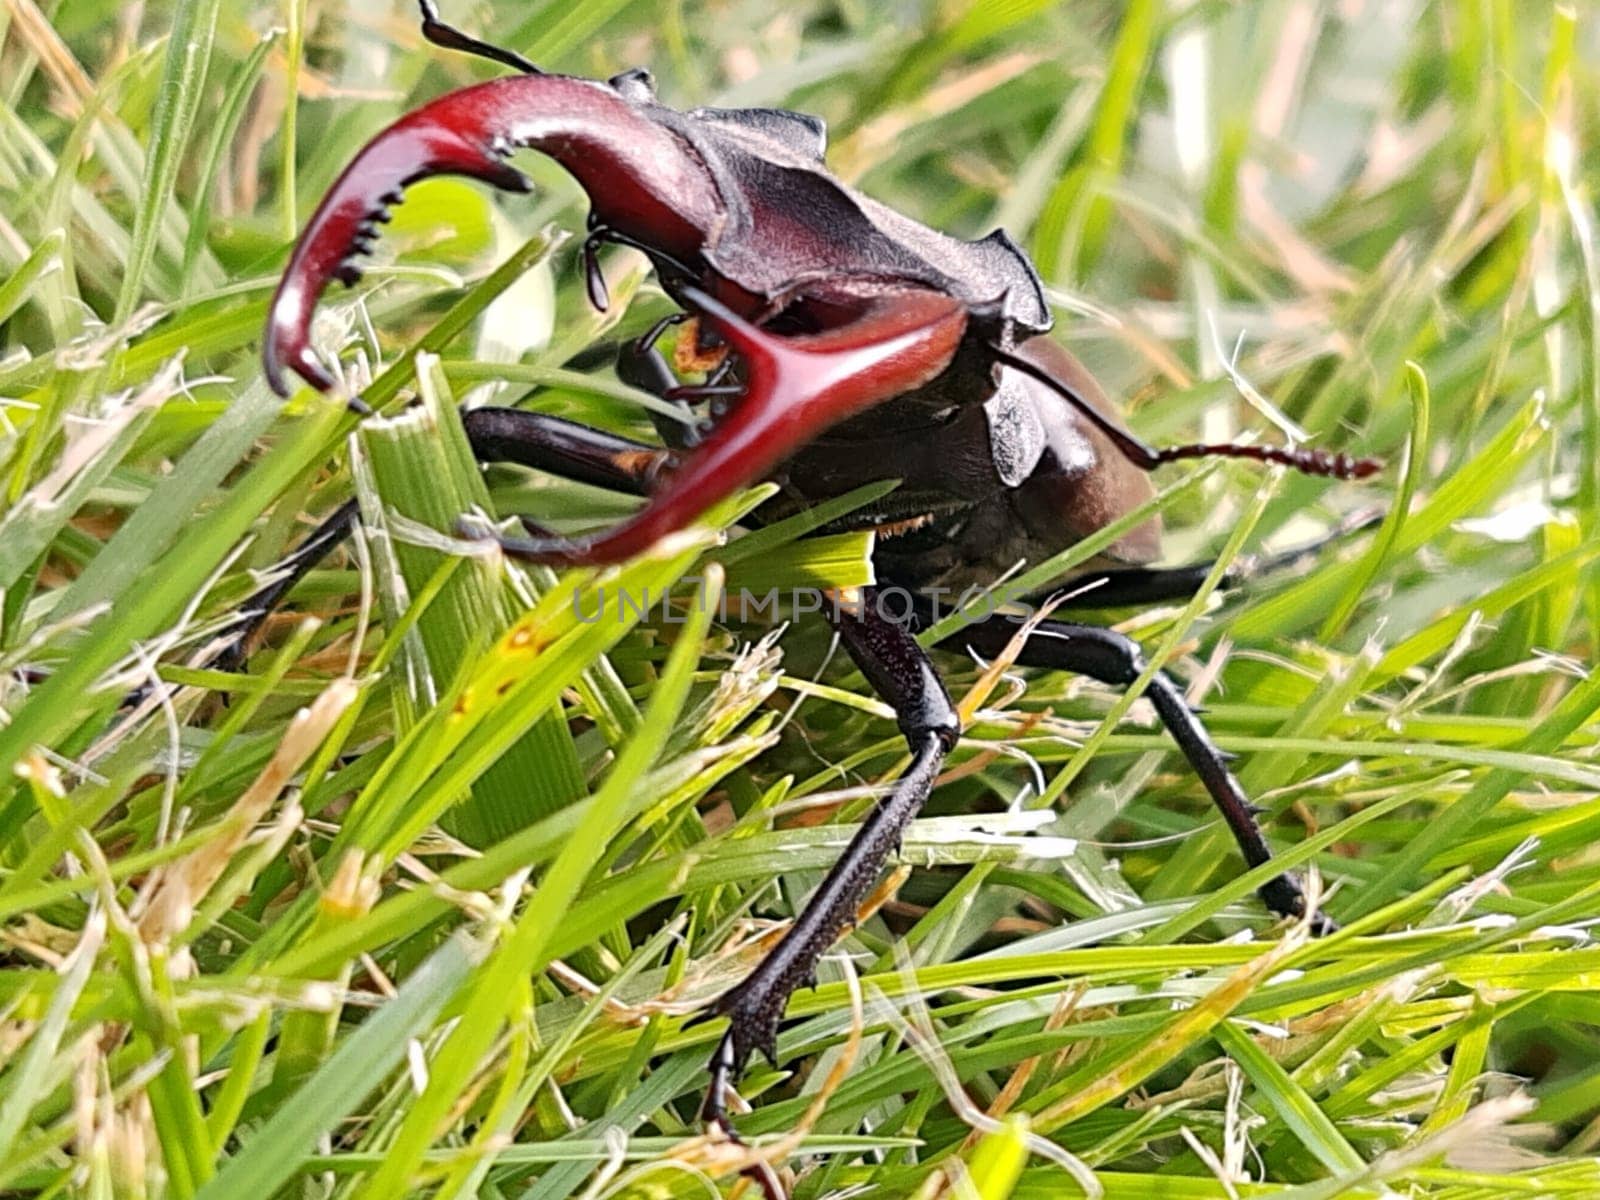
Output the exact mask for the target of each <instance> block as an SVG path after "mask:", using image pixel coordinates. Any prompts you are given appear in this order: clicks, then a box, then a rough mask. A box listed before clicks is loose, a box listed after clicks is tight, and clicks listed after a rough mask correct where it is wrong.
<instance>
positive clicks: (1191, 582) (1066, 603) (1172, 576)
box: [1056, 509, 1383, 608]
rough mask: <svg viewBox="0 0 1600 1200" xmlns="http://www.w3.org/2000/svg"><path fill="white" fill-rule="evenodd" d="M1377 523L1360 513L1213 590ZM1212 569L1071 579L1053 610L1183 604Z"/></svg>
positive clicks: (1246, 566)
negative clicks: (1068, 589)
mask: <svg viewBox="0 0 1600 1200" xmlns="http://www.w3.org/2000/svg"><path fill="white" fill-rule="evenodd" d="M1381 520H1383V514H1382V512H1379V511H1376V510H1373V509H1364V510H1362V511H1360V512H1357V513H1354V514H1352V515H1351V516H1349V517H1347V518H1346V519H1344V520H1343V521H1340V522H1339V524H1338V525H1336V526H1334V527H1333V529H1331V530H1330V531H1329V532H1327V533H1325V534H1323V535H1322V536H1321V537H1317V538H1312V539H1311V540H1310V541H1308V542H1304V543H1302V544H1301V545H1298V546H1291V547H1289V548H1288V549H1287V550H1283V551H1280V552H1279V553H1277V554H1269V555H1266V556H1265V557H1256V556H1251V557H1246V558H1240V559H1238V560H1237V561H1235V562H1234V563H1233V565H1231V566H1230V567H1229V568H1228V569H1227V571H1226V572H1224V574H1223V576H1222V580H1221V582H1220V583H1219V584H1218V585H1217V586H1218V587H1219V588H1221V589H1225V590H1230V591H1231V590H1233V589H1235V588H1240V587H1243V586H1245V585H1246V584H1248V583H1250V582H1252V581H1254V580H1256V579H1260V578H1261V577H1263V576H1265V575H1272V574H1275V573H1277V572H1279V571H1288V570H1292V569H1294V568H1295V567H1298V566H1300V565H1301V564H1303V563H1306V562H1309V561H1310V560H1312V559H1314V558H1315V557H1317V555H1319V554H1321V553H1322V551H1323V550H1325V549H1327V547H1328V546H1329V545H1331V544H1332V543H1334V542H1337V541H1340V540H1342V539H1343V538H1346V537H1349V536H1350V535H1351V534H1353V533H1359V532H1360V531H1361V530H1363V529H1369V528H1371V527H1372V526H1374V525H1376V524H1377V523H1378V522H1379V521H1381ZM1215 566H1216V564H1215V563H1212V562H1198V563H1189V564H1188V565H1187V566H1182V567H1128V568H1125V569H1120V570H1114V571H1096V572H1093V573H1091V574H1087V575H1075V576H1073V577H1072V579H1071V580H1070V581H1069V582H1068V586H1069V587H1070V588H1071V591H1069V592H1068V593H1067V594H1066V595H1065V596H1064V597H1063V598H1062V599H1061V600H1060V602H1059V603H1058V604H1057V605H1056V607H1057V608H1128V607H1132V606H1135V605H1148V604H1168V603H1178V602H1180V601H1184V600H1188V599H1189V598H1190V597H1191V596H1193V595H1194V594H1195V592H1197V591H1199V590H1200V585H1201V584H1202V583H1204V582H1205V580H1206V576H1208V575H1210V574H1211V570H1212V568H1213V567H1215Z"/></svg>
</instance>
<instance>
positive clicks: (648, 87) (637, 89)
mask: <svg viewBox="0 0 1600 1200" xmlns="http://www.w3.org/2000/svg"><path fill="white" fill-rule="evenodd" d="M606 82H608V83H609V84H610V85H611V87H612V89H613V90H615V91H616V93H617V94H618V95H619V96H621V97H622V98H623V99H624V100H654V99H655V98H656V81H655V77H654V76H653V75H651V74H650V72H649V71H646V70H645V69H644V68H643V67H634V68H633V70H631V71H624V72H622V74H620V75H613V76H612V77H611V78H610V79H608V80H607V81H606Z"/></svg>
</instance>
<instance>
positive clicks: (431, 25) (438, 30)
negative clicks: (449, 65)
mask: <svg viewBox="0 0 1600 1200" xmlns="http://www.w3.org/2000/svg"><path fill="white" fill-rule="evenodd" d="M417 3H418V5H419V7H421V9H422V36H423V37H425V38H427V39H428V40H429V41H430V42H432V43H433V44H434V45H435V46H440V47H443V48H444V49H446V50H460V51H463V52H464V53H467V54H476V55H477V56H478V57H479V58H487V59H488V60H489V61H490V62H497V63H499V64H500V65H501V66H505V67H510V68H512V69H513V70H516V71H522V72H523V73H524V74H527V75H543V74H544V72H543V71H541V70H540V69H539V68H538V67H536V66H534V65H533V64H532V63H531V62H529V61H528V60H527V59H525V58H523V57H522V55H520V54H518V53H517V52H516V51H515V50H507V49H506V48H505V47H503V46H496V45H495V44H494V43H493V42H484V41H479V40H478V39H477V38H475V37H473V36H472V35H470V34H466V33H462V32H461V30H459V29H457V28H456V27H455V26H454V25H446V24H445V23H444V22H443V21H441V20H440V19H439V10H438V9H437V8H435V7H434V5H433V2H432V0H417Z"/></svg>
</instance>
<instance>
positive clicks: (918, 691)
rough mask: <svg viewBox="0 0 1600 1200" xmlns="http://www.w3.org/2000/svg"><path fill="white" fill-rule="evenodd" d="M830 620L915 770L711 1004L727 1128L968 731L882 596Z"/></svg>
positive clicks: (717, 1099)
mask: <svg viewBox="0 0 1600 1200" xmlns="http://www.w3.org/2000/svg"><path fill="white" fill-rule="evenodd" d="M829 607H830V609H831V611H830V612H829V613H828V617H829V620H830V621H831V622H832V624H833V627H834V629H835V630H837V631H838V634H839V639H840V641H842V642H843V643H844V646H845V649H846V650H847V651H849V653H850V657H851V658H853V659H854V660H855V662H856V665H857V666H858V667H860V668H861V673H862V674H863V675H865V676H866V677H867V679H868V681H869V682H870V683H871V684H872V686H873V688H874V689H876V690H877V692H878V694H879V695H880V696H882V697H883V698H884V699H885V700H886V701H888V703H889V705H890V706H891V707H892V708H893V709H894V711H895V716H896V718H897V720H898V722H899V725H900V732H901V733H902V734H904V735H905V739H906V745H907V746H908V747H910V750H911V755H912V757H911V765H910V766H909V767H908V768H906V771H905V773H904V774H902V775H901V776H900V778H899V779H897V780H896V781H895V783H894V787H893V790H892V791H890V793H889V794H888V795H887V796H885V797H884V798H883V799H882V800H880V801H879V802H878V804H877V806H876V807H875V808H874V809H873V810H872V812H871V814H870V815H868V817H867V819H866V820H865V821H864V822H863V823H862V825H861V827H860V828H859V829H858V830H856V834H855V836H854V837H852V838H851V839H850V844H849V846H847V847H846V848H845V851H844V853H843V854H842V855H841V856H840V857H839V859H838V861H837V862H835V863H834V864H833V867H832V868H831V869H830V870H829V871H828V873H827V875H826V876H825V877H824V878H823V880H822V883H821V884H820V885H819V886H818V888H817V890H816V892H815V893H814V894H813V895H812V897H811V899H810V900H809V901H808V902H807V903H806V906H805V908H803V909H802V910H801V912H800V915H799V916H798V917H797V918H796V919H795V922H794V924H793V925H791V926H790V927H789V931H788V932H787V933H785V934H784V936H783V940H782V941H780V942H779V943H778V944H777V946H775V947H774V948H773V949H772V952H771V953H769V954H768V955H767V956H766V958H764V959H762V960H761V964H760V965H759V966H758V967H756V969H755V970H754V971H752V972H751V973H750V974H749V975H748V976H746V977H745V979H744V980H743V981H742V982H740V983H739V984H738V985H737V986H735V987H734V988H732V989H731V990H729V991H727V992H724V993H723V994H722V995H721V996H720V997H718V998H717V999H716V1000H715V1001H713V1002H712V1004H711V1006H710V1007H709V1008H708V1009H707V1010H706V1012H705V1013H703V1014H701V1018H700V1019H707V1018H710V1017H722V1016H725V1017H727V1018H728V1022H729V1023H728V1030H727V1032H726V1033H724V1034H723V1036H722V1040H721V1041H720V1042H718V1044H717V1048H716V1051H715V1052H714V1053H713V1054H712V1056H711V1064H710V1068H711V1083H710V1087H709V1088H708V1090H707V1092H706V1102H705V1108H704V1116H705V1118H706V1119H707V1120H709V1121H713V1122H715V1123H717V1124H719V1125H722V1126H723V1127H724V1128H726V1127H727V1124H728V1120H727V1107H726V1095H727V1092H728V1090H729V1089H730V1088H732V1087H733V1085H734V1082H735V1080H736V1079H737V1077H738V1075H739V1073H740V1072H741V1071H742V1070H743V1069H744V1066H745V1064H746V1062H748V1061H749V1058H750V1055H751V1053H752V1052H753V1051H756V1050H759V1051H760V1052H761V1053H762V1054H763V1055H765V1056H766V1058H767V1059H768V1060H769V1061H771V1060H774V1059H775V1055H776V1054H777V1049H778V1041H777V1038H778V1023H779V1021H781V1020H782V1019H783V1010H784V1008H785V1006H786V1005H787V1004H788V1002H789V996H790V995H791V993H793V992H794V991H795V990H796V989H797V988H799V987H802V986H804V985H807V984H810V983H812V982H814V979H815V973H816V969H817V963H818V962H819V961H820V960H821V958H822V955H823V954H824V953H825V952H826V951H827V949H828V947H830V946H832V945H833V943H834V942H835V941H836V940H837V939H838V937H839V935H840V934H841V933H842V932H843V931H844V929H845V927H846V926H847V925H849V924H850V922H851V920H852V919H853V918H854V916H855V913H856V910H857V909H858V908H859V907H860V905H861V902H862V900H864V899H865V898H866V896H867V894H868V893H869V892H870V891H871V890H872V886H873V884H874V883H875V882H876V881H877V878H878V874H879V872H880V871H881V870H882V868H883V864H884V861H885V859H887V858H888V856H889V855H890V854H891V853H893V852H894V851H895V850H897V849H898V848H899V845H900V839H901V837H902V836H903V835H904V833H905V829H906V826H907V825H909V824H910V822H911V820H912V818H914V817H915V816H916V815H917V813H918V811H920V810H921V808H922V805H923V802H924V801H926V800H927V798H928V793H929V792H931V791H932V790H933V784H934V780H935V779H937V778H938V775H939V769H940V767H941V766H942V765H943V763H944V759H945V755H947V754H948V753H949V752H950V750H951V748H952V747H953V746H954V745H955V744H956V739H957V738H958V737H959V736H960V732H961V723H960V720H959V718H958V717H957V716H956V710H955V707H954V706H953V705H952V704H951V703H950V696H949V693H948V692H946V691H945V687H944V683H943V682H942V681H941V680H940V678H939V674H938V671H937V670H935V668H934V665H933V663H932V662H931V661H930V660H929V658H928V655H927V652H926V651H925V650H923V649H922V647H921V646H919V645H918V644H917V641H916V638H914V637H913V636H912V635H911V633H910V631H909V630H908V629H907V628H906V626H905V625H902V624H900V623H898V622H896V621H894V620H891V619H890V618H889V617H888V616H886V615H885V614H884V613H883V612H882V611H881V608H880V606H879V605H878V603H877V591H876V589H873V588H866V589H863V590H862V593H861V600H860V603H859V604H858V605H845V604H843V603H842V602H835V603H833V604H831V605H830V606H829Z"/></svg>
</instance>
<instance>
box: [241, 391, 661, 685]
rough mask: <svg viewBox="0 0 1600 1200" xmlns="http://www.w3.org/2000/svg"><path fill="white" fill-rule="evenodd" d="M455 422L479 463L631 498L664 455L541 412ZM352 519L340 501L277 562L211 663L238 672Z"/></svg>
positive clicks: (352, 511) (476, 415)
mask: <svg viewBox="0 0 1600 1200" xmlns="http://www.w3.org/2000/svg"><path fill="white" fill-rule="evenodd" d="M462 424H463V426H464V427H465V428H466V431H467V440H468V442H470V443H471V445H472V453H473V456H474V457H475V458H477V459H478V461H479V462H514V463H519V464H521V465H522V466H525V467H533V468H535V469H536V470H541V471H550V472H552V473H554V474H557V475H560V476H562V477H563V478H566V479H572V480H576V481H577V482H580V483H592V484H594V485H596V486H597V487H603V488H610V489H611V490H612V491H618V492H625V493H627V494H628V495H632V496H645V495H648V494H649V491H650V483H651V481H652V480H653V479H654V478H655V475H656V472H657V471H659V470H660V469H661V467H662V466H663V465H664V464H665V463H666V462H667V461H668V458H669V456H668V455H667V454H666V453H665V452H664V451H662V450H661V449H660V448H659V447H656V446H647V445H645V443H643V442H635V441H632V440H631V439H629V438H625V437H618V436H617V435H616V434H612V433H605V432H603V431H601V430H598V429H591V428H590V427H589V426H587V425H580V424H578V423H577V422H576V421H567V420H564V419H562V418H561V417H553V416H550V415H549V414H547V413H532V412H524V411H522V410H521V409H516V408H479V409H474V410H473V411H472V412H469V413H464V414H463V415H462ZM355 519H356V502H355V501H354V500H350V501H347V502H346V503H344V504H341V505H340V506H339V507H338V508H337V509H335V510H334V512H333V514H332V515H331V516H330V517H328V518H327V520H325V521H323V523H322V524H321V525H319V526H317V528H316V530H315V531H314V532H313V533H312V534H311V536H310V537H308V538H307V539H306V540H305V541H304V542H303V543H301V544H300V546H298V547H297V548H296V549H295V550H294V551H293V553H291V554H290V555H289V556H288V557H287V558H285V559H284V560H283V562H282V563H281V564H280V566H279V571H280V572H281V574H280V575H279V576H278V578H277V579H275V580H274V581H273V582H272V583H270V584H268V585H267V586H266V587H264V588H262V589H261V590H260V591H258V592H256V593H255V594H254V595H252V596H251V597H250V598H249V599H248V600H246V601H245V602H244V603H243V604H242V605H241V606H240V608H239V617H238V623H237V626H236V632H235V633H234V635H233V639H232V640H231V641H230V642H229V643H228V645H227V646H226V647H224V648H223V650H222V652H221V653H220V654H218V655H217V657H216V658H215V659H213V660H212V665H214V666H216V667H217V668H218V669H220V670H223V671H242V670H243V669H244V664H245V660H246V659H247V658H248V657H249V650H250V643H251V641H252V640H253V639H254V637H255V634H256V631H257V630H259V629H260V627H261V625H262V623H263V622H265V621H266V619H267V617H268V616H269V615H270V614H271V613H272V611H273V609H275V608H277V606H278V605H279V604H281V603H282V602H283V598H284V597H285V596H287V595H288V594H289V593H290V592H291V591H293V590H294V587H295V585H296V584H298V583H299V582H300V581H301V580H302V579H304V578H305V577H306V575H307V574H308V573H309V572H310V571H311V569H312V568H313V567H315V566H316V565H317V564H318V563H319V562H321V561H322V560H323V559H324V558H326V557H327V555H328V553H329V552H330V551H331V550H332V549H333V548H334V547H335V546H337V545H338V544H339V543H340V542H342V541H343V540H344V539H345V538H346V537H348V536H349V534H350V531H351V529H353V528H354V527H355Z"/></svg>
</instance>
